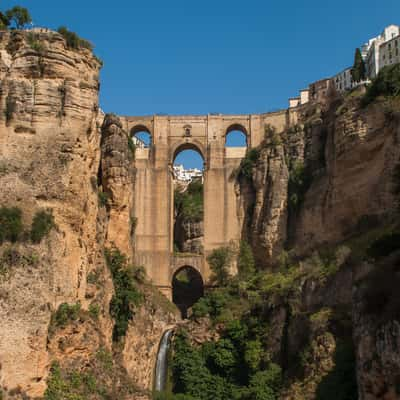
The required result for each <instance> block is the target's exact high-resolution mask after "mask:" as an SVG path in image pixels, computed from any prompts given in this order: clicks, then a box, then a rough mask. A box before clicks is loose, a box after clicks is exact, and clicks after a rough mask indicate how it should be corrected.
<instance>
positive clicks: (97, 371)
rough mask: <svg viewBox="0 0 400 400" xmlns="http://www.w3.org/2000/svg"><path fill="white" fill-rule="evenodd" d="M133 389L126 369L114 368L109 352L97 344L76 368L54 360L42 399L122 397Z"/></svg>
mask: <svg viewBox="0 0 400 400" xmlns="http://www.w3.org/2000/svg"><path fill="white" fill-rule="evenodd" d="M116 382H118V384H115V383H116ZM136 393H137V390H136V388H135V387H134V386H133V385H132V383H131V382H130V381H129V380H127V377H126V373H125V374H124V373H123V372H122V373H121V371H120V370H119V369H118V368H114V363H113V358H112V354H111V353H109V352H108V351H107V350H105V349H104V348H100V350H99V351H98V352H97V353H96V355H95V356H94V357H92V358H91V359H90V360H89V361H87V360H86V361H85V365H80V366H79V367H76V368H69V369H63V368H62V367H61V366H60V364H59V363H57V362H53V363H52V365H51V369H50V374H49V377H48V379H47V389H46V392H45V395H44V400H61V399H63V400H87V399H99V400H100V399H102V400H110V399H124V398H133V395H134V394H136Z"/></svg>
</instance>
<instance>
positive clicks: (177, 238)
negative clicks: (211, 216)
mask: <svg viewBox="0 0 400 400" xmlns="http://www.w3.org/2000/svg"><path fill="white" fill-rule="evenodd" d="M203 172H204V160H203V156H202V154H201V152H200V150H199V149H198V148H197V147H196V146H194V145H191V144H187V143H186V144H184V145H182V146H180V147H179V148H178V149H177V150H176V151H175V153H174V165H173V184H174V202H173V204H174V210H173V216H174V232H173V241H174V243H173V247H174V253H190V254H203V236H204V227H203V219H204V199H203V197H204V194H203V192H204V190H203V187H204V174H203Z"/></svg>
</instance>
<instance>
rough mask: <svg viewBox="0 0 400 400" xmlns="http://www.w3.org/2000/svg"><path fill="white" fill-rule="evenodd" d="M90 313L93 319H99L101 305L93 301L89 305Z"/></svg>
mask: <svg viewBox="0 0 400 400" xmlns="http://www.w3.org/2000/svg"><path fill="white" fill-rule="evenodd" d="M89 314H90V316H91V317H92V318H93V319H99V315H100V306H99V305H98V304H95V303H92V304H90V306H89Z"/></svg>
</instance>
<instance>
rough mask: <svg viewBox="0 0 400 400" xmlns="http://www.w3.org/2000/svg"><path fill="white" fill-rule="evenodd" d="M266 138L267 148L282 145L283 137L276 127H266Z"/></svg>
mask: <svg viewBox="0 0 400 400" xmlns="http://www.w3.org/2000/svg"><path fill="white" fill-rule="evenodd" d="M264 137H265V144H266V145H267V146H272V147H277V146H279V145H281V144H282V138H281V135H279V133H278V132H277V131H276V128H275V127H274V126H271V125H269V124H267V125H265V127H264Z"/></svg>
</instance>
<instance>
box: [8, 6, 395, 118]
mask: <svg viewBox="0 0 400 400" xmlns="http://www.w3.org/2000/svg"><path fill="white" fill-rule="evenodd" d="M16 4H19V5H22V6H25V7H27V8H29V10H30V11H31V14H32V16H33V19H34V22H35V24H36V25H42V26H48V27H50V28H57V27H58V26H60V25H66V26H67V27H68V28H69V29H71V30H74V31H76V32H77V33H78V34H79V35H81V36H82V37H84V38H87V39H89V40H90V41H92V42H93V43H94V44H95V52H96V53H97V55H98V56H100V58H102V59H103V61H104V68H103V70H102V73H101V99H100V102H101V107H102V108H103V109H104V111H106V112H115V113H117V114H128V115H129V114H130V115H145V114H154V113H168V114H191V113H193V114H206V113H209V112H221V113H258V112H265V111H270V110H274V109H277V108H283V107H286V105H287V99H288V97H291V96H294V95H296V94H297V92H298V90H299V89H302V88H303V87H306V86H307V85H308V83H310V82H312V81H315V80H318V79H320V78H323V77H328V76H331V75H333V74H334V73H336V72H338V71H339V70H341V69H342V68H344V67H347V66H349V65H351V64H352V62H353V53H354V48H355V47H356V46H359V45H361V44H362V43H363V42H364V41H366V40H367V39H368V38H370V37H372V36H376V35H377V34H378V33H380V31H381V30H382V29H383V27H384V26H385V25H388V24H390V23H398V24H400V1H399V0H386V1H385V2H378V1H376V0H375V1H372V0H363V1H361V0H351V1H349V0H346V1H344V0H336V1H321V0H318V1H316V0H303V1H291V0H290V1H275V0H274V1H271V0H257V1H253V0H247V1H236V0H229V1H228V0H213V1H209V0H202V1H192V0H179V1H177V0H163V1H161V0H153V1H150V0H142V1H135V0H133V1H132V0H131V1H129V0H114V1H107V2H106V1H101V0H97V1H94V0H79V1H78V0H69V1H62V2H60V1H54V0H52V1H50V0H27V1H2V2H1V3H0V5H1V7H0V8H1V9H3V10H4V9H7V8H9V7H11V6H13V5H16Z"/></svg>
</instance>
